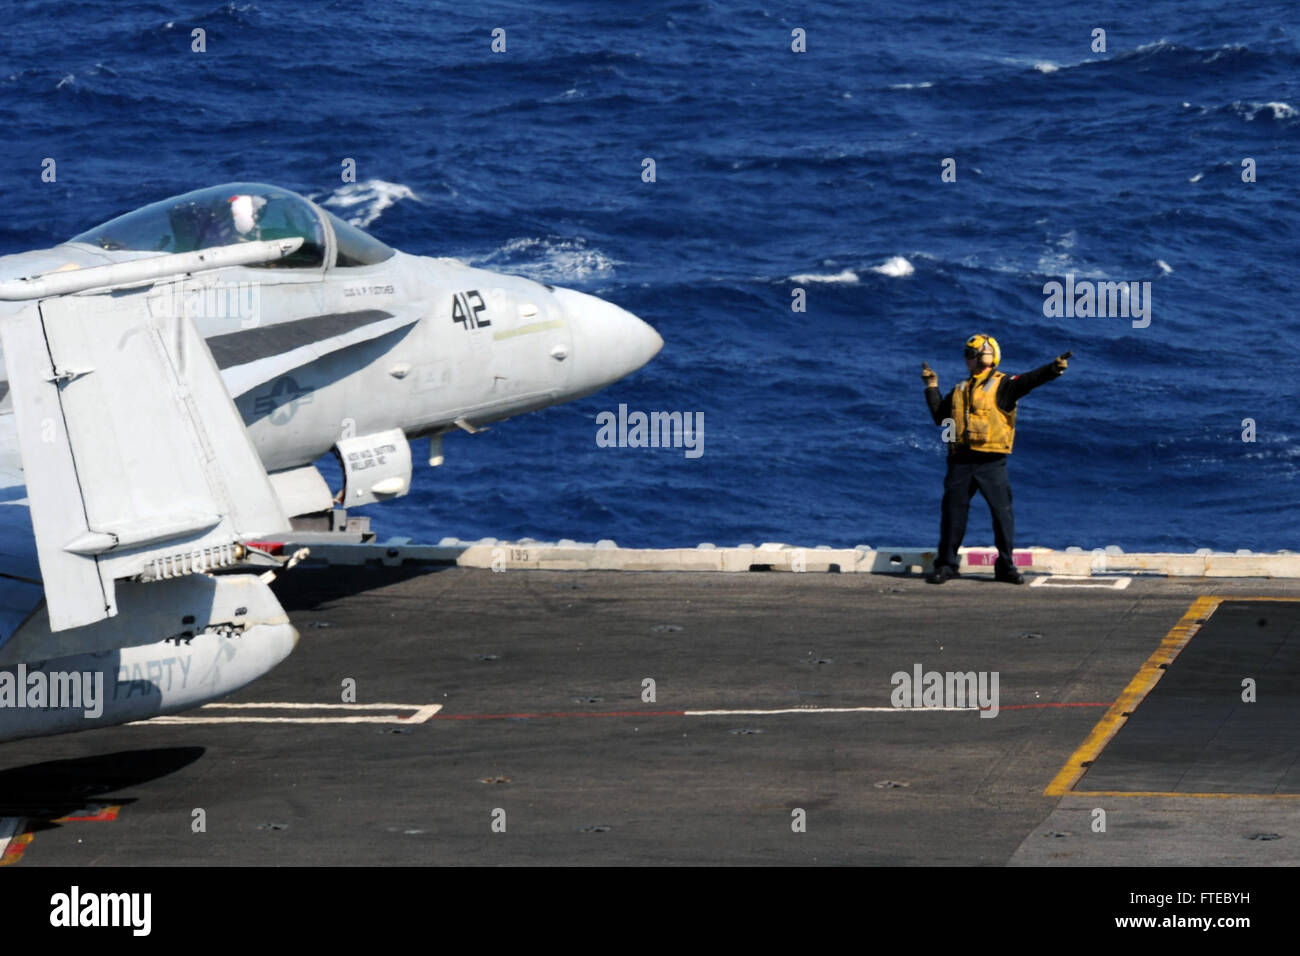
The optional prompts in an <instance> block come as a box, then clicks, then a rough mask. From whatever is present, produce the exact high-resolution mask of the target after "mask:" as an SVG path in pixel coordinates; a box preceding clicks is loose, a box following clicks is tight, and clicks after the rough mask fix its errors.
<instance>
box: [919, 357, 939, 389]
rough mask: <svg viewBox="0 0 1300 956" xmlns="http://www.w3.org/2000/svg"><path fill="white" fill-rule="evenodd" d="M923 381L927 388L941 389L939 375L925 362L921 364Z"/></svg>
mask: <svg viewBox="0 0 1300 956" xmlns="http://www.w3.org/2000/svg"><path fill="white" fill-rule="evenodd" d="M921 381H923V382H925V387H926V388H938V387H939V373H938V372H936V371H935V370H934V369H932V368H930V366H929V365H927V364H926V363H925V362H922V363H921Z"/></svg>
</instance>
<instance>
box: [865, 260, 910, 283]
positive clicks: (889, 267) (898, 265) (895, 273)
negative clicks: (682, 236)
mask: <svg viewBox="0 0 1300 956" xmlns="http://www.w3.org/2000/svg"><path fill="white" fill-rule="evenodd" d="M871 271H872V272H879V273H880V274H881V275H882V276H891V277H893V278H895V279H901V278H902V277H903V276H910V275H911V274H912V273H913V272H915V271H916V270H915V269H913V268H912V263H910V262H908V261H907V260H906V259H904V258H903V257H902V256H894V257H893V258H892V259H890V260H888V261H887V262H882V263H881V264H880V265H878V266H872V267H871Z"/></svg>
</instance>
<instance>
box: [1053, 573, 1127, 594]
mask: <svg viewBox="0 0 1300 956" xmlns="http://www.w3.org/2000/svg"><path fill="white" fill-rule="evenodd" d="M1132 580H1133V579H1132V578H1102V579H1100V580H1099V579H1097V578H1090V577H1088V576H1087V575H1081V574H1049V575H1045V576H1043V577H1036V578H1034V579H1033V580H1032V581H1030V582H1029V586H1030V587H1031V588H1041V587H1050V588H1100V589H1102V590H1104V591H1123V590H1124V589H1125V588H1126V587H1128V586H1129V582H1130V581H1132Z"/></svg>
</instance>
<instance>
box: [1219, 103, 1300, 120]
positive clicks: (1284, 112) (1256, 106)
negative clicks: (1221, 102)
mask: <svg viewBox="0 0 1300 956" xmlns="http://www.w3.org/2000/svg"><path fill="white" fill-rule="evenodd" d="M1227 109H1228V110H1229V111H1230V112H1233V113H1236V114H1237V115H1238V116H1242V117H1245V119H1246V122H1248V123H1251V122H1254V120H1255V117H1257V116H1259V115H1260V114H1264V118H1265V119H1271V120H1272V121H1273V122H1281V121H1282V120H1291V119H1295V118H1296V116H1297V115H1300V114H1297V112H1296V108H1295V107H1294V106H1292V105H1291V104H1290V103H1281V102H1270V103H1250V102H1242V101H1241V100H1237V101H1236V102H1234V103H1232V104H1231V105H1230V106H1228V107H1227Z"/></svg>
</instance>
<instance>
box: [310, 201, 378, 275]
mask: <svg viewBox="0 0 1300 956" xmlns="http://www.w3.org/2000/svg"><path fill="white" fill-rule="evenodd" d="M325 215H327V216H329V217H330V225H331V226H333V227H334V239H335V240H336V242H337V245H338V253H337V254H336V255H335V257H334V264H335V265H336V266H343V267H345V268H346V267H348V266H373V265H374V264H375V263H376V262H383V261H384V260H385V259H391V258H392V257H393V256H394V255H395V253H394V251H393V250H392V249H390V248H389V247H388V246H386V245H384V244H383V243H382V242H380V241H379V240H378V239H376V238H375V237H374V236H372V235H370V234H369V233H366V232H362V231H361V230H360V229H358V228H357V227H356V226H354V225H351V224H350V223H346V222H344V221H343V220H342V219H340V218H339V217H338V216H336V215H334V213H332V212H330V211H329V210H326V211H325Z"/></svg>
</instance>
